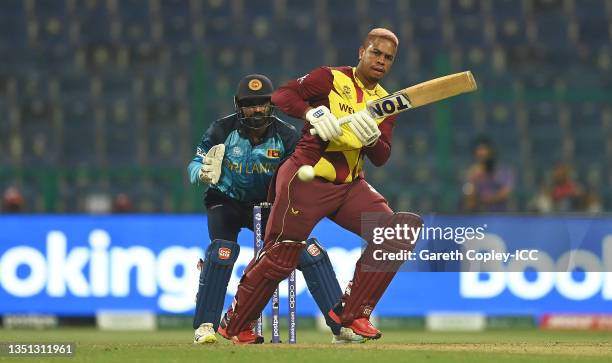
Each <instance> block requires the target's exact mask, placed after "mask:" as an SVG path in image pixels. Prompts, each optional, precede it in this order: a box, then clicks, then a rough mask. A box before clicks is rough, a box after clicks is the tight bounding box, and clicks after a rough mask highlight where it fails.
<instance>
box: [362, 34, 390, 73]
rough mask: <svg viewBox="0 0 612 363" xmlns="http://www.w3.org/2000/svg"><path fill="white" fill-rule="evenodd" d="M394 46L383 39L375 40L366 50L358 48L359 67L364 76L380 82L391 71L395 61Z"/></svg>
mask: <svg viewBox="0 0 612 363" xmlns="http://www.w3.org/2000/svg"><path fill="white" fill-rule="evenodd" d="M396 51H397V49H396V47H395V44H393V42H391V41H390V40H388V39H385V38H376V39H374V41H372V42H370V43H369V44H368V46H367V47H366V48H364V47H361V48H359V65H360V69H361V72H362V74H363V75H364V76H366V77H367V78H368V79H371V80H376V81H378V80H380V79H382V78H383V77H384V76H385V74H387V72H388V71H389V69H391V66H392V65H393V61H394V60H395V52H396Z"/></svg>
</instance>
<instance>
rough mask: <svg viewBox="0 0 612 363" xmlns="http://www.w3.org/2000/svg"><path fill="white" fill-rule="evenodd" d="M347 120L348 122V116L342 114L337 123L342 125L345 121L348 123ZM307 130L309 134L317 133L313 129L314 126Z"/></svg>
mask: <svg viewBox="0 0 612 363" xmlns="http://www.w3.org/2000/svg"><path fill="white" fill-rule="evenodd" d="M349 122H350V119H349V116H344V117H342V118H340V119H339V120H338V123H339V124H340V126H342V125H344V124H346V123H349ZM309 131H310V134H311V135H316V134H317V130H315V128H314V127H313V128H312V129H310V130H309Z"/></svg>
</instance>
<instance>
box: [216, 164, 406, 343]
mask: <svg viewBox="0 0 612 363" xmlns="http://www.w3.org/2000/svg"><path fill="white" fill-rule="evenodd" d="M299 167H300V165H297V164H296V163H295V162H294V161H293V160H292V159H289V160H287V161H286V162H285V163H283V164H282V166H281V167H280V168H279V170H278V174H277V177H276V183H275V185H274V190H275V195H274V204H273V206H272V210H271V212H270V216H269V218H268V223H267V226H266V233H265V244H264V249H263V253H262V254H260V258H259V259H258V260H257V261H251V263H250V264H249V266H248V267H247V268H246V269H245V272H244V274H243V277H242V279H241V281H240V285H239V286H238V292H237V293H236V297H235V301H234V304H233V308H232V314H233V315H234V316H235V318H234V319H231V318H230V320H229V323H228V332H230V333H231V334H235V333H237V332H239V331H242V330H243V329H245V328H247V324H248V323H249V322H250V321H253V320H255V319H256V318H257V317H258V316H259V314H260V313H261V309H263V307H264V306H265V304H266V303H267V301H269V299H270V297H271V294H272V291H273V287H275V286H276V284H278V282H280V281H282V279H284V278H286V277H287V276H288V275H289V272H287V273H286V275H287V276H280V275H281V274H278V273H277V271H276V269H275V268H272V267H273V266H281V265H282V266H285V267H289V265H291V266H293V268H295V267H296V266H297V264H298V259H299V254H296V253H285V254H284V255H285V256H289V255H291V256H292V257H290V258H291V259H294V261H284V260H282V261H281V260H279V261H272V259H275V258H277V257H275V256H277V255H278V254H272V253H269V254H267V253H266V251H269V250H271V249H274V250H276V249H277V247H279V243H280V242H282V241H287V240H290V241H304V240H306V239H307V238H308V237H309V235H310V233H311V231H312V229H313V228H314V226H315V225H316V224H317V223H318V222H319V221H320V220H321V219H323V218H325V217H328V218H330V219H331V220H333V221H334V222H335V223H337V224H338V225H340V226H341V227H343V228H345V229H347V230H349V231H351V232H353V233H356V234H359V235H361V232H362V231H361V218H362V213H364V212H378V213H381V215H383V216H385V217H388V218H387V219H389V220H391V219H393V215H394V214H393V211H392V210H391V208H389V206H388V204H387V201H386V200H385V198H384V197H383V196H381V195H380V194H379V193H378V192H377V191H376V190H374V188H372V187H371V186H370V185H369V184H368V183H367V182H366V181H365V180H364V179H362V178H360V179H357V180H355V181H353V182H352V183H347V184H334V183H331V182H328V181H326V180H322V179H320V178H315V179H314V180H313V181H311V182H303V181H301V180H300V179H299V178H298V177H297V171H298V168H299ZM416 217H417V218H418V216H416ZM321 237H322V238H323V240H324V239H325V237H324V236H321ZM280 245H282V244H280ZM370 245H371V243H370ZM272 246H276V247H274V248H272ZM281 248H282V247H281ZM270 252H272V251H270ZM262 255H266V257H261V256H262ZM364 263H367V259H365V258H364V256H362V257H361V258H360V259H359V261H357V265H356V267H355V274H354V276H353V281H352V286H351V288H349V289H347V292H345V295H344V296H343V298H342V300H343V302H344V311H343V313H342V314H341V316H340V319H341V320H342V321H341V322H342V324H343V325H348V324H350V323H351V322H352V321H353V320H354V319H356V318H360V317H366V318H368V317H369V316H370V313H371V312H372V309H373V308H374V306H375V305H376V303H377V302H378V300H380V298H381V297H382V294H383V293H384V291H385V289H386V288H387V286H388V285H389V283H390V282H391V280H392V278H393V276H394V275H395V273H396V271H385V272H383V271H380V272H379V271H376V272H374V271H372V270H369V271H364V268H363V266H362V265H363V264H364ZM271 268H272V269H273V270H275V271H271ZM286 271H290V270H289V269H288V270H286ZM272 275H274V277H272ZM265 276H269V277H268V278H266V277H265ZM272 280H276V281H272ZM264 285H266V286H264ZM267 285H270V286H267ZM351 290H352V291H351ZM232 314H229V313H228V315H232Z"/></svg>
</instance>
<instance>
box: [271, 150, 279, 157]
mask: <svg viewBox="0 0 612 363" xmlns="http://www.w3.org/2000/svg"><path fill="white" fill-rule="evenodd" d="M268 157H269V158H280V150H279V149H268Z"/></svg>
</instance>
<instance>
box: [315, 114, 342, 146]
mask: <svg viewBox="0 0 612 363" xmlns="http://www.w3.org/2000/svg"><path fill="white" fill-rule="evenodd" d="M306 121H308V122H310V124H311V125H312V127H314V129H315V131H316V132H317V135H319V137H320V138H321V139H322V140H323V141H333V140H337V139H338V138H339V137H340V136H342V129H341V128H340V122H339V121H338V119H337V118H336V116H334V115H333V114H332V113H331V112H330V111H329V108H327V107H325V106H319V107H317V108H313V109H311V110H309V111H308V112H306Z"/></svg>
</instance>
